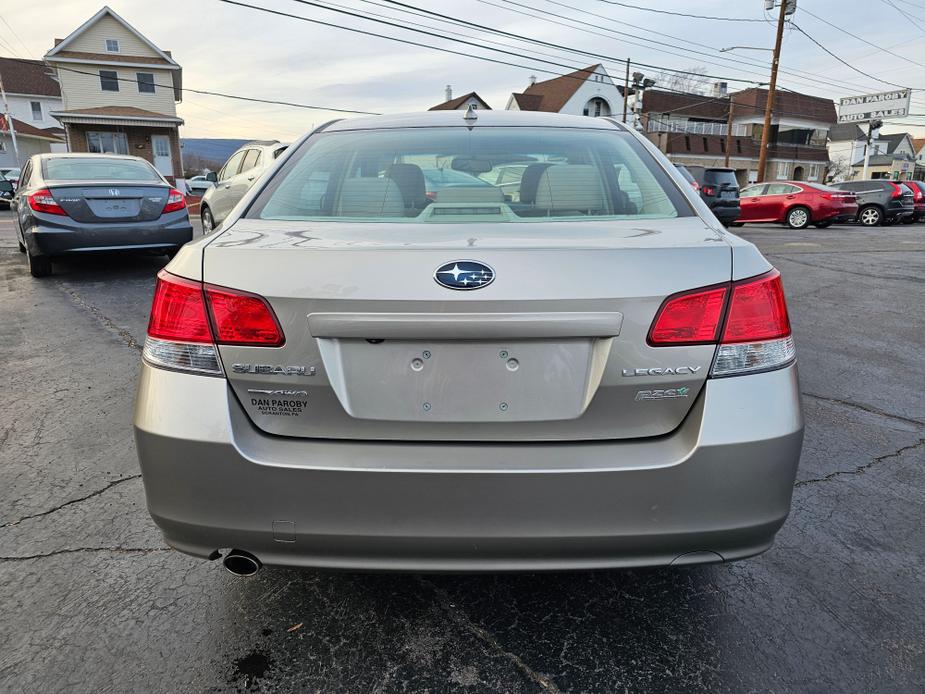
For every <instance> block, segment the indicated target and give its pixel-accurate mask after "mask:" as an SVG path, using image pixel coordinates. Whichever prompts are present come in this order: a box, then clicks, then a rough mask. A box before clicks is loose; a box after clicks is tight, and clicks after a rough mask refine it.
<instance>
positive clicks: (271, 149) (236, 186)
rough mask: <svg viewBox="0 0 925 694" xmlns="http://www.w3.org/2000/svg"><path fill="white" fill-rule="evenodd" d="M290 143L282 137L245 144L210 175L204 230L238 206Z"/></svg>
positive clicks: (202, 211)
mask: <svg viewBox="0 0 925 694" xmlns="http://www.w3.org/2000/svg"><path fill="white" fill-rule="evenodd" d="M286 147H288V145H285V144H283V143H282V142H279V141H278V140H260V141H255V142H248V143H247V144H245V145H242V146H241V147H240V148H239V149H238V150H237V151H236V152H235V153H234V154H232V155H231V156H230V157H229V158H228V161H226V162H225V165H224V166H223V167H222V168H221V169H220V170H219V172H218V173H215V172H214V171H212V172H209V173H208V174H206V176H205V179H206V182H207V183H211V184H212V185H211V186H208V187H203V189H202V192H201V193H200V194H201V195H202V201H201V203H200V206H199V214H200V218H201V220H202V230H203V233H205V234H209V233H211V231H212V230H213V229H214V228H215V227H217V226H218V225H219V224H221V223H222V222H224V221H225V218H226V217H227V216H228V215H229V214H230V213H231V210H233V209H234V206H235V205H237V204H238V203H239V202H240V201H241V198H243V197H244V196H245V195H246V194H247V191H249V190H250V189H251V186H253V185H254V182H255V181H256V180H257V179H258V178H259V177H260V176H261V175H262V174H263V173H264V172H265V171H267V170H268V169H269V168H271V167H272V166H273V164H274V163H275V162H276V159H277V158H278V157H279V155H280V154H282V153H283V152H285V151H286Z"/></svg>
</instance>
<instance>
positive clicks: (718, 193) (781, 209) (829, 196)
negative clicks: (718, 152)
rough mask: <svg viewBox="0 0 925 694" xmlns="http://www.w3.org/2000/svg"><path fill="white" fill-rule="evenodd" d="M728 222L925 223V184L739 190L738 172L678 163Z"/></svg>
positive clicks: (801, 225)
mask: <svg viewBox="0 0 925 694" xmlns="http://www.w3.org/2000/svg"><path fill="white" fill-rule="evenodd" d="M677 169H678V171H679V172H680V173H681V175H682V176H683V177H684V179H685V180H687V181H688V183H690V185H691V187H692V188H693V189H694V190H696V191H697V192H699V193H700V197H701V199H702V200H703V201H704V202H705V203H706V205H707V206H708V207H709V208H710V209H711V210H712V211H713V214H714V215H716V218H717V219H718V220H719V221H720V222H721V223H722V224H723V225H724V226H742V225H743V224H785V225H787V226H789V227H790V228H791V229H805V228H806V227H808V226H810V225H813V226H815V227H817V228H819V229H825V228H826V227H828V226H830V225H832V224H843V223H847V222H857V223H858V224H861V225H863V226H879V225H881V224H895V223H900V222H901V223H905V224H911V223H913V222H920V221H925V182H923V181H891V180H887V179H875V180H866V181H847V182H844V183H836V184H833V185H831V186H826V185H822V184H820V183H811V182H807V181H775V182H771V183H756V184H754V185H750V186H746V187H745V188H743V189H742V190H739V186H738V184H737V183H736V179H735V171H734V170H733V169H725V168H708V167H702V166H681V165H679V166H677Z"/></svg>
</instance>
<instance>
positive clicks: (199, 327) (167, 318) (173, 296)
mask: <svg viewBox="0 0 925 694" xmlns="http://www.w3.org/2000/svg"><path fill="white" fill-rule="evenodd" d="M148 335H149V336H150V337H154V338H157V339H161V340H172V341H177V342H195V343H207V344H212V331H211V330H210V329H209V318H208V316H207V315H206V302H205V297H204V296H203V292H202V283H200V282H193V281H192V280H186V279H183V278H181V277H177V276H176V275H171V274H170V273H168V272H166V271H165V270H161V271H160V272H159V273H157V286H156V287H155V289H154V302H153V303H152V305H151V319H150V320H149V321H148Z"/></svg>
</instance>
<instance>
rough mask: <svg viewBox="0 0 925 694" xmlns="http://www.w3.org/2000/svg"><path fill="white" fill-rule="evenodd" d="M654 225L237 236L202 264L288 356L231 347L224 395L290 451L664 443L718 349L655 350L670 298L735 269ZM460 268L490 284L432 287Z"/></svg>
mask: <svg viewBox="0 0 925 694" xmlns="http://www.w3.org/2000/svg"><path fill="white" fill-rule="evenodd" d="M646 224H647V223H645V222H643V223H640V222H639V221H634V222H629V221H627V222H623V221H618V222H614V221H609V222H596V221H594V222H592V221H587V222H581V223H580V224H576V223H562V222H548V223H542V224H535V223H534V224H508V225H498V224H484V225H479V224H467V225H452V224H445V225H428V226H427V227H426V228H422V229H412V230H409V225H398V224H379V223H377V224H363V223H355V224H352V223H339V222H335V223H330V222H322V223H310V222H276V221H263V220H242V221H239V222H237V223H236V224H235V225H234V226H233V227H232V228H230V229H229V230H227V231H226V232H225V233H223V234H222V235H221V236H220V237H218V238H217V239H216V240H215V241H213V242H212V243H211V244H210V245H209V246H208V247H207V249H206V251H205V261H204V276H203V279H204V281H205V282H207V283H210V284H215V285H222V286H229V287H234V288H235V289H240V290H244V291H247V292H253V293H256V294H259V295H261V296H263V297H265V298H266V299H267V300H268V301H269V303H270V305H271V306H272V307H273V309H274V311H275V312H276V314H277V317H278V319H279V321H280V324H281V326H282V328H283V332H284V333H285V336H286V343H285V344H284V345H283V346H282V347H276V348H259V347H242V346H233V345H222V346H221V347H220V348H219V351H220V356H221V360H222V363H223V366H224V369H225V371H226V373H227V376H228V380H229V384H230V386H231V388H232V389H233V391H234V393H235V395H236V396H237V398H238V400H239V401H240V403H241V405H242V406H243V408H244V410H245V411H246V412H247V414H248V415H249V416H250V418H251V419H252V421H253V422H254V424H255V425H256V426H257V427H259V428H260V429H262V430H263V431H265V432H268V433H272V434H277V435H283V436H296V437H324V438H344V439H380V440H390V439H391V440H430V441H434V440H491V441H523V440H548V441H565V440H601V439H614V438H634V437H642V436H658V435H662V434H665V433H668V432H670V431H672V430H673V429H674V428H676V427H677V426H678V425H679V424H680V423H681V421H682V420H683V418H684V416H685V415H686V413H687V412H688V410H689V409H690V407H691V405H692V403H693V401H694V400H695V399H696V397H697V395H698V394H699V392H700V390H701V388H702V386H703V383H704V381H705V379H706V376H707V373H708V371H709V368H710V364H711V361H712V358H713V355H714V351H715V348H714V346H712V345H694V346H684V347H661V348H654V347H651V346H649V345H648V344H647V341H646V336H647V332H648V329H649V327H650V325H651V322H652V319H653V317H654V316H655V314H656V312H657V310H658V308H659V306H660V305H661V304H662V302H663V301H664V299H665V298H666V297H667V296H668V295H670V294H673V293H675V292H678V291H682V290H686V289H691V288H694V287H701V286H707V285H711V284H716V283H721V282H727V281H729V280H730V276H731V251H730V247H729V245H728V243H726V242H725V240H724V237H723V236H722V235H721V234H720V233H718V232H716V231H714V230H712V229H710V228H708V227H706V226H705V225H704V223H703V222H702V221H701V220H699V219H698V218H695V217H690V218H679V219H670V220H658V221H652V222H649V223H648V226H647V225H646ZM467 262H478V263H482V264H484V266H485V267H487V268H489V270H491V271H492V272H493V273H494V278H493V281H491V282H490V283H486V284H485V286H484V288H481V289H479V290H476V291H453V290H451V289H447V288H446V287H445V286H441V284H440V283H438V282H437V281H435V277H434V275H435V272H436V271H437V270H438V269H441V268H443V267H444V266H447V264H448V263H449V264H450V265H449V267H451V268H452V267H454V266H456V265H457V263H462V265H461V266H460V267H463V268H465V267H468V266H466V265H465V263H467Z"/></svg>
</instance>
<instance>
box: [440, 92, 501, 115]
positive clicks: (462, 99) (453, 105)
mask: <svg viewBox="0 0 925 694" xmlns="http://www.w3.org/2000/svg"><path fill="white" fill-rule="evenodd" d="M469 99H476V100H477V101H478V102H479V104H480V105H481V108H482V109H483V110H487V111H490V110H491V106H489V105H488V103H487V102H486V101H485V99H483V98H482V97H480V96H479V95H478V94H477V93H476V92H469V93H468V94H463V95H462V96H457V97H456V98H455V99H450V100H449V101H444V102H443V103H442V104H437V105H436V106H431V107H430V108H429V109H427V110H428V111H455V110H456V109H458V108H459V107H460V106H462V105H463V104H464V103H466V102H467V101H469Z"/></svg>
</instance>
